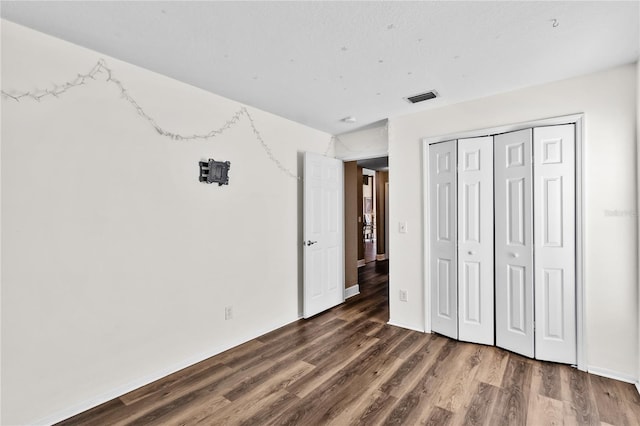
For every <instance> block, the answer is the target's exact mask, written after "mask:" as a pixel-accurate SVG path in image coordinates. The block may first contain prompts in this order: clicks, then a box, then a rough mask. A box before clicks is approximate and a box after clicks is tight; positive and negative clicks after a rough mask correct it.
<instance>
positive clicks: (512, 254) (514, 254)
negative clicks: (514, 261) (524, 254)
mask: <svg viewBox="0 0 640 426" xmlns="http://www.w3.org/2000/svg"><path fill="white" fill-rule="evenodd" d="M509 254H510V255H511V257H513V258H516V257H519V256H520V255H519V254H518V253H509Z"/></svg>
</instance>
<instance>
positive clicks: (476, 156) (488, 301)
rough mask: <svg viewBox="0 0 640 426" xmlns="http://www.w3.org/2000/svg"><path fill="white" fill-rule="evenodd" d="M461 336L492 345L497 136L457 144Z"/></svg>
mask: <svg viewBox="0 0 640 426" xmlns="http://www.w3.org/2000/svg"><path fill="white" fill-rule="evenodd" d="M457 156H458V177H457V179H458V336H459V339H460V340H465V341H468V342H475V343H483V344H486V345H493V344H494V321H493V317H494V312H493V136H485V137H480V138H471V139H459V140H458V152H457Z"/></svg>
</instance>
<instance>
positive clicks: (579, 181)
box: [422, 113, 587, 371]
mask: <svg viewBox="0 0 640 426" xmlns="http://www.w3.org/2000/svg"><path fill="white" fill-rule="evenodd" d="M560 124H575V129H576V141H575V144H576V152H575V156H576V328H577V330H576V351H577V368H578V369H579V370H582V371H587V360H586V353H587V350H586V349H587V341H586V333H585V324H586V320H585V319H586V316H585V306H586V303H585V292H584V261H583V260H584V251H585V247H584V241H585V240H584V231H585V230H584V211H585V205H584V203H585V196H584V192H583V182H584V167H583V165H584V155H585V154H584V147H583V142H584V114H583V113H578V114H571V115H564V116H559V117H550V118H543V119H539V120H531V121H525V122H520V123H512V124H505V125H501V126H494V127H487V128H482V129H476V130H468V131H464V132H456V133H450V134H447V135H441V136H431V137H426V138H423V139H422V190H423V194H422V201H423V205H422V212H423V217H422V220H423V226H422V228H423V236H422V247H423V253H424V259H423V265H424V267H423V270H422V275H423V276H422V280H423V282H422V288H423V296H424V300H423V304H424V309H423V315H424V317H423V320H424V330H425V332H427V333H431V311H430V309H431V291H430V289H431V285H430V282H429V270H428V268H429V266H428V265H429V261H430V258H431V253H430V252H429V227H428V224H427V219H428V217H427V212H428V211H429V206H430V201H431V200H430V193H429V168H428V165H429V145H432V144H435V143H439V142H445V141H448V140H452V139H465V138H474V137H479V136H493V135H496V134H500V133H507V132H514V131H517V130H523V129H528V128H533V127H543V126H555V125H560Z"/></svg>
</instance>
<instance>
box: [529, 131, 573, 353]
mask: <svg viewBox="0 0 640 426" xmlns="http://www.w3.org/2000/svg"><path fill="white" fill-rule="evenodd" d="M574 150H575V127H574V125H573V124H567V125H561V126H550V127H537V128H535V129H534V130H533V153H534V175H533V177H534V223H535V224H536V226H535V235H534V239H535V309H536V312H535V314H536V328H537V330H536V351H535V352H536V354H535V355H536V358H538V359H543V360H546V361H555V362H563V363H567V364H575V363H576V361H577V354H576V310H575V300H576V292H575V288H576V286H575V267H576V265H575V250H576V247H575V154H574Z"/></svg>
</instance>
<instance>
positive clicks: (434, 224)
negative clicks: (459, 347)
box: [429, 140, 458, 339]
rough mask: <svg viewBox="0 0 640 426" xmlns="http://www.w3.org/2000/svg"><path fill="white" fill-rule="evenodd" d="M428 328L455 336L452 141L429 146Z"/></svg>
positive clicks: (453, 171)
mask: <svg viewBox="0 0 640 426" xmlns="http://www.w3.org/2000/svg"><path fill="white" fill-rule="evenodd" d="M429 194H430V202H429V209H430V210H429V235H430V237H429V240H430V247H429V248H430V252H431V254H430V265H429V271H430V272H429V273H430V277H429V278H430V279H429V281H430V283H431V328H432V330H433V331H435V332H437V333H440V334H443V335H445V336H449V337H451V338H453V339H457V338H458V309H457V307H458V277H457V266H456V242H457V236H456V210H457V209H456V141H455V140H453V141H447V142H442V143H438V144H434V145H430V146H429Z"/></svg>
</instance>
